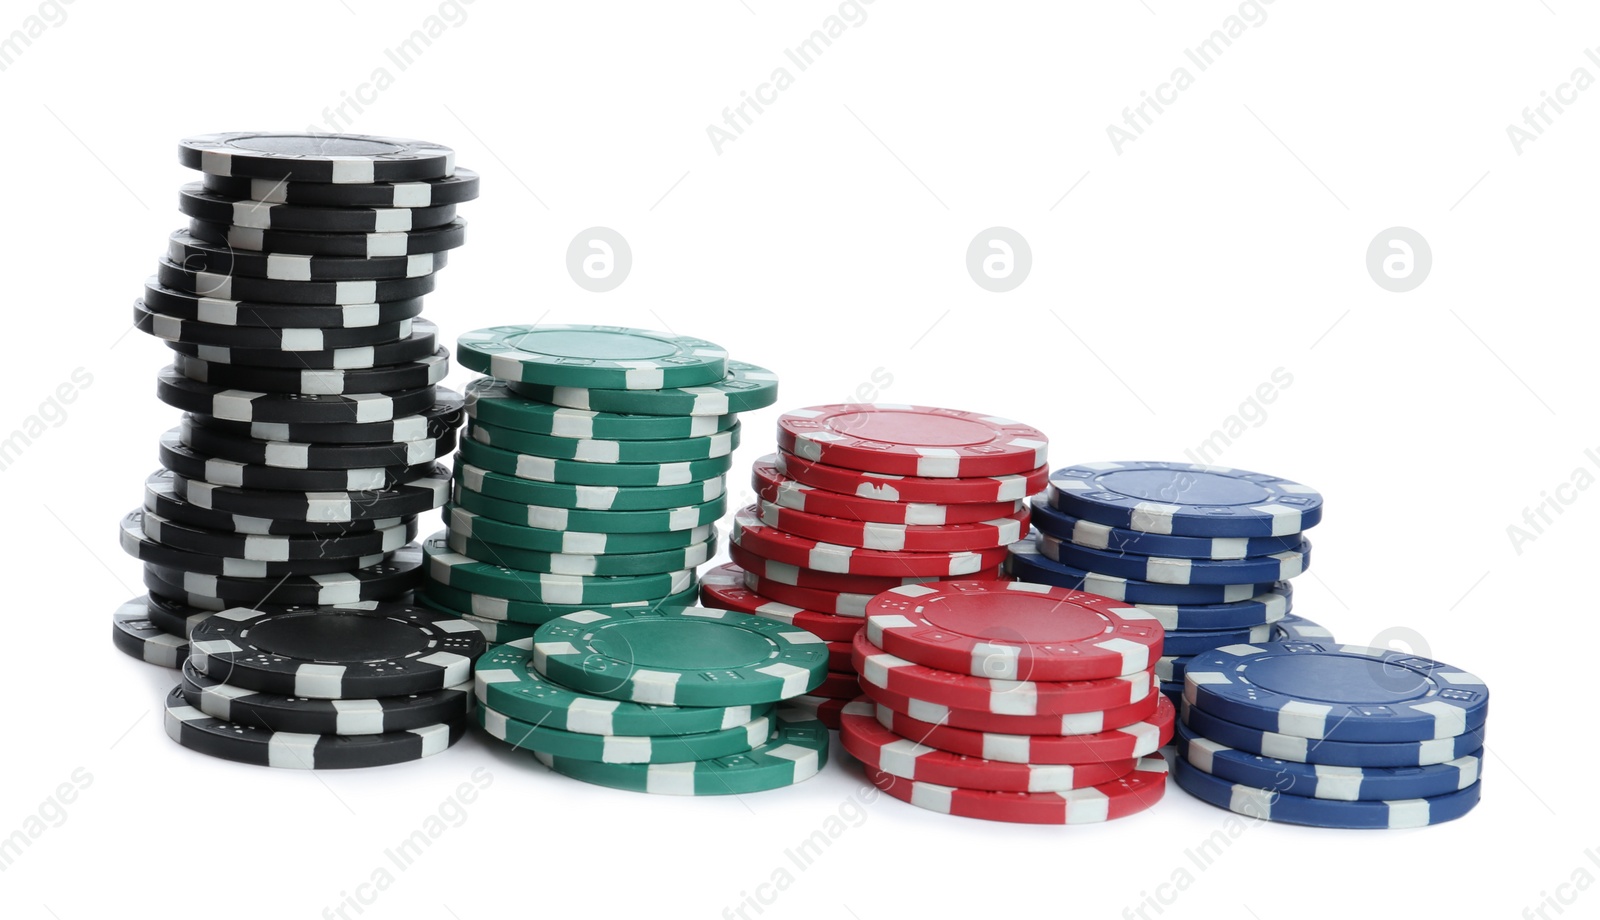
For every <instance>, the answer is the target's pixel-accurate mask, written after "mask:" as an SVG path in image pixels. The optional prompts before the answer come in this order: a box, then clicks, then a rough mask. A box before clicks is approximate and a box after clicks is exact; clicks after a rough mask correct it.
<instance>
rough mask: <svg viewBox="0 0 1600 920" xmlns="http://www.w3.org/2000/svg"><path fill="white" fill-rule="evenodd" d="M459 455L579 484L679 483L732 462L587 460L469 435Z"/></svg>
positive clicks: (527, 475)
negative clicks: (492, 442) (500, 445)
mask: <svg viewBox="0 0 1600 920" xmlns="http://www.w3.org/2000/svg"><path fill="white" fill-rule="evenodd" d="M461 459H462V460H465V461H466V462H468V463H470V464H472V465H473V466H476V467H480V468H482V469H486V470H489V471H490V472H493V473H500V474H502V475H506V476H514V477H516V478H518V479H529V480H533V481H535V482H560V483H568V484H571V485H583V486H629V487H632V486H672V485H682V484H684V483H689V482H702V481H704V480H707V479H714V478H716V477H718V476H721V475H722V474H724V473H726V472H727V471H728V469H729V468H730V467H731V466H732V465H733V460H732V457H730V456H722V457H712V458H708V459H705V460H689V461H685V462H675V463H588V462H586V461H583V460H560V459H556V458H553V457H539V456H535V455H532V454H523V453H517V452H515V451H509V450H501V449H500V448H498V447H493V446H490V445H488V444H483V443H480V442H478V441H474V440H471V439H467V440H465V441H463V442H462V444H461ZM719 516H720V515H719Z"/></svg>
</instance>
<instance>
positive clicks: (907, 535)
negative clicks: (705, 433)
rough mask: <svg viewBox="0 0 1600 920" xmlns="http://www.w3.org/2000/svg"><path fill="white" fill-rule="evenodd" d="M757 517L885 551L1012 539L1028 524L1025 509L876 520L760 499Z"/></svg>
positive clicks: (970, 547) (802, 533)
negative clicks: (950, 520) (927, 519)
mask: <svg viewBox="0 0 1600 920" xmlns="http://www.w3.org/2000/svg"><path fill="white" fill-rule="evenodd" d="M753 507H754V509H755V510H756V511H757V512H758V514H759V517H760V519H761V522H762V523H763V524H766V525H767V526H768V527H774V528H777V529H778V530H782V531H784V532H786V533H789V534H793V535H794V536H797V537H805V538H807V539H812V540H820V541H823V542H826V543H837V544H841V545H844V546H858V547H861V548H863V549H871V550H884V551H887V552H927V553H937V552H970V551H975V550H984V549H993V548H996V547H1001V546H1009V545H1010V544H1012V543H1015V542H1016V541H1017V539H1018V538H1019V537H1021V536H1022V534H1023V533H1024V532H1025V531H1026V530H1027V528H1028V513H1027V512H1026V511H1023V512H1019V513H1018V514H1016V515H1014V516H1011V517H1002V518H999V519H996V520H992V521H980V522H977V523H972V524H880V523H874V522H867V521H851V520H846V519H843V518H836V517H828V516H826V515H822V514H812V513H810V512H807V511H797V510H795V509H793V508H785V507H782V506H781V505H774V504H772V503H771V502H766V501H763V502H760V503H758V504H757V505H755V506H753Z"/></svg>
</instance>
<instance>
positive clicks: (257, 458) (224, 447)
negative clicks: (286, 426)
mask: <svg viewBox="0 0 1600 920" xmlns="http://www.w3.org/2000/svg"><path fill="white" fill-rule="evenodd" d="M178 434H179V435H180V437H181V438H182V440H183V443H184V444H185V445H186V446H188V447H191V448H193V449H194V450H196V451H198V452H200V453H202V454H209V455H211V456H213V457H218V458H221V459H224V460H232V461H236V462H238V463H253V464H258V465H261V466H273V467H283V468H286V469H295V470H308V469H309V470H347V469H358V468H362V467H386V466H416V465H417V464H419V463H433V462H435V461H437V460H439V459H441V458H443V457H445V456H446V455H448V454H449V453H450V452H451V451H453V450H455V448H456V429H454V428H448V429H445V431H444V432H443V433H442V434H441V435H440V436H439V437H437V438H423V439H420V440H416V441H391V442H388V443H381V444H306V443H297V442H293V441H268V440H261V439H258V438H249V437H239V436H237V435H235V434H233V433H230V432H227V431H224V430H222V429H220V428H218V427H217V426H216V423H215V422H207V421H205V420H204V419H203V418H201V417H199V416H187V417H185V418H184V420H183V423H182V424H181V425H179V426H178Z"/></svg>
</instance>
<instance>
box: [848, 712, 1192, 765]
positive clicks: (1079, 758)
mask: <svg viewBox="0 0 1600 920" xmlns="http://www.w3.org/2000/svg"><path fill="white" fill-rule="evenodd" d="M874 706H875V708H876V711H875V713H874V716H875V717H876V718H877V720H878V724H879V725H882V726H883V727H884V728H887V729H889V730H890V731H892V732H894V733H895V734H897V735H900V736H901V737H903V738H910V739H912V740H914V741H917V742H919V743H921V744H926V745H929V746H931V747H936V748H940V749H942V750H946V751H949V752H951V753H953V754H965V755H966V756H968V757H981V758H983V759H985V760H1001V761H1006V762H1008V763H1045V764H1075V763H1085V762H1089V761H1098V760H1126V759H1128V758H1130V757H1145V756H1148V755H1150V754H1153V753H1155V752H1156V750H1157V749H1159V748H1160V747H1161V746H1162V745H1164V744H1166V743H1167V742H1168V741H1170V740H1172V732H1173V724H1174V722H1175V721H1176V713H1175V711H1174V709H1173V706H1172V703H1171V702H1169V701H1168V700H1167V698H1166V697H1161V698H1160V699H1158V700H1156V711H1155V713H1154V714H1153V715H1152V716H1151V717H1150V718H1148V719H1146V720H1144V721H1140V722H1135V723H1133V724H1131V725H1124V726H1120V727H1118V728H1114V729H1107V730H1106V731H1103V732H1098V733H1095V734H1090V735H1008V734H1000V733H996V732H980V731H973V730H970V729H964V728H952V727H950V726H948V725H934V724H932V723H929V722H924V721H922V720H921V719H914V718H912V717H911V716H909V715H906V714H905V713H903V712H896V711H895V710H893V709H890V708H889V707H888V706H885V705H884V704H882V703H876V704H874Z"/></svg>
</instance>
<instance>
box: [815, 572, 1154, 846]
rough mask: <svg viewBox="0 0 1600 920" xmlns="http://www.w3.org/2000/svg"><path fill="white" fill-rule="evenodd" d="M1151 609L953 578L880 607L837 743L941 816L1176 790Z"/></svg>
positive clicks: (1022, 810) (1111, 804) (891, 596)
mask: <svg viewBox="0 0 1600 920" xmlns="http://www.w3.org/2000/svg"><path fill="white" fill-rule="evenodd" d="M1163 636H1164V632H1163V630H1162V628H1161V624H1160V622H1159V621H1158V620H1156V619H1155V617H1154V616H1153V615H1151V614H1149V613H1146V612H1144V611H1142V610H1139V609H1138V608H1136V607H1131V606H1128V605H1126V604H1122V603H1119V602H1117V601H1111V600H1107V599H1106V598H1102V597H1097V596H1095V595H1092V594H1084V593H1082V592H1078V591H1071V590H1068V589H1065V588H1053V587H1050V586H1047V585H1036V584H1029V583H1026V582H1016V581H948V582H941V583H939V584H927V585H909V586H905V587H901V588H895V589H892V590H890V591H886V592H884V593H882V594H880V595H878V596H877V597H875V598H874V599H873V600H872V602H871V603H870V604H869V605H868V606H867V621H866V628H865V629H864V630H863V631H862V632H861V633H860V634H859V635H857V636H856V638H855V640H854V643H853V645H854V650H853V662H854V664H855V666H856V669H857V670H858V671H859V672H860V675H861V689H862V691H863V692H864V693H865V696H862V697H861V698H859V699H857V700H855V701H854V702H852V703H850V704H849V705H847V706H846V707H845V708H844V711H843V713H842V714H841V727H840V739H841V741H842V742H843V744H844V747H845V750H847V751H849V752H850V753H851V754H852V755H854V756H855V757H856V759H857V760H860V761H861V762H862V763H863V764H864V765H865V766H866V768H867V775H868V777H869V778H870V779H871V780H872V782H873V783H874V784H875V785H876V786H878V788H879V789H882V790H883V791H884V792H886V793H887V794H889V795H891V796H893V797H895V798H898V799H901V800H903V801H907V802H910V803H911V804H913V805H917V806H919V807H922V808H927V809H929V810H932V811H938V812H942V813H944V814H953V815H961V816H963V817H968V818H983V819H986V820H991V821H1010V822H1016V823H1026V824H1088V823H1094V822H1099V821H1106V820H1110V819H1112V818H1120V817H1124V816H1126V815H1130V814H1134V813H1136V812H1139V811H1143V810H1145V809H1146V808H1149V807H1150V806H1151V805H1154V804H1155V803H1156V802H1157V801H1159V800H1160V799H1161V796H1162V794H1163V793H1164V792H1165V790H1166V771H1167V765H1166V762H1165V761H1164V760H1163V759H1162V758H1161V757H1160V756H1159V755H1158V754H1157V750H1158V749H1159V748H1160V747H1161V746H1162V745H1164V744H1166V743H1167V742H1168V741H1169V740H1171V738H1172V732H1173V724H1174V721H1175V712H1174V710H1173V707H1172V703H1171V702H1170V701H1169V700H1167V698H1166V697H1165V696H1163V695H1162V694H1161V693H1160V692H1159V682H1158V681H1157V678H1156V675H1155V666H1156V662H1157V660H1158V659H1159V658H1160V657H1161V647H1162V639H1163Z"/></svg>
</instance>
